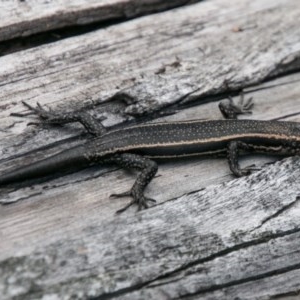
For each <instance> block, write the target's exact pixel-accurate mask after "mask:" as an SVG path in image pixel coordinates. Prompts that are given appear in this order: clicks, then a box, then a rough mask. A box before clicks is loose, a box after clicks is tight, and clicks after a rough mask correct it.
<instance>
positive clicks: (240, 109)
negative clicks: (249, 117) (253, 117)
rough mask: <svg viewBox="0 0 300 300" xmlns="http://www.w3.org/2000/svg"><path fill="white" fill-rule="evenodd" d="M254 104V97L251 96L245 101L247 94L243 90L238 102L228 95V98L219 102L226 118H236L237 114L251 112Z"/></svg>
mask: <svg viewBox="0 0 300 300" xmlns="http://www.w3.org/2000/svg"><path fill="white" fill-rule="evenodd" d="M253 105H254V103H253V98H252V97H250V98H248V99H247V100H246V101H245V96H244V93H243V92H242V93H241V96H240V99H239V102H238V103H234V101H233V99H232V97H230V96H228V99H227V100H224V101H221V102H220V103H219V109H220V111H221V112H222V114H223V116H224V117H225V118H227V119H236V117H237V115H241V114H251V113H252V108H253Z"/></svg>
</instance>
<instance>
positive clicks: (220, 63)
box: [0, 0, 300, 131]
mask: <svg viewBox="0 0 300 300" xmlns="http://www.w3.org/2000/svg"><path fill="white" fill-rule="evenodd" d="M221 12H222V13H221ZM299 16H300V8H299V5H298V1H296V0H288V1H283V0H276V1H271V0H265V1H264V2H261V1H258V0H256V1H250V0H245V1H238V0H234V1H231V2H230V3H228V2H227V1H224V0H215V1H207V2H203V3H198V4H194V5H190V6H186V7H184V8H180V9H176V10H172V11H168V12H164V13H160V14H157V15H155V16H153V15H152V16H147V17H143V18H139V19H136V20H132V21H129V22H126V23H125V24H119V25H116V26H112V27H109V28H107V29H101V30H97V31H95V32H93V33H90V34H85V35H82V36H79V37H74V38H70V39H66V40H64V41H59V42H57V43H53V44H50V45H45V46H41V47H37V48H35V49H30V50H27V51H22V52H20V53H14V54H11V55H7V56H5V57H2V58H0V64H1V70H0V80H1V90H0V98H1V106H2V107H5V108H6V110H3V111H2V112H1V114H0V116H1V119H5V121H6V122H7V123H4V124H3V126H1V128H6V127H9V126H10V125H12V121H11V119H9V120H8V119H7V118H5V117H6V116H7V115H8V113H10V112H15V111H18V110H23V108H21V106H20V101H21V100H26V101H29V102H30V103H34V102H36V101H40V102H41V103H42V104H45V103H52V104H53V105H58V104H63V105H64V106H66V107H68V105H69V104H70V101H72V100H73V101H72V102H73V104H74V106H76V105H78V106H80V104H81V102H82V101H83V99H87V98H88V99H91V100H94V101H96V102H97V101H98V102H101V101H104V100H107V99H110V98H118V99H119V100H120V101H123V102H124V103H125V105H126V107H125V112H127V113H131V114H142V113H144V112H149V111H150V112H151V111H154V110H157V109H160V108H161V107H165V106H168V105H172V104H174V103H179V102H188V101H193V100H195V99H198V98H201V97H205V96H209V95H216V94H220V93H226V92H228V91H230V90H239V89H241V88H244V87H246V86H249V85H253V84H256V83H259V82H261V81H263V80H266V79H267V78H270V77H272V76H274V75H277V74H282V73H285V72H289V71H293V70H294V71H295V70H298V69H299V53H300V51H299V49H300V33H299V30H298V24H297V22H296V21H295V20H298V19H299ZM283 19H284V20H285V21H284V22H281V20H283ZM83 93H84V95H83ZM76 99H77V100H76ZM3 121H4V120H3ZM3 121H2V122H3ZM1 125H2V123H1ZM5 125H7V126H5ZM10 129H11V130H12V129H13V127H11V128H10ZM8 131H9V128H8Z"/></svg>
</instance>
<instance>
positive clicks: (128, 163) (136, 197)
mask: <svg viewBox="0 0 300 300" xmlns="http://www.w3.org/2000/svg"><path fill="white" fill-rule="evenodd" d="M106 161H107V162H113V163H115V164H117V165H120V166H121V167H124V168H132V169H137V170H140V172H139V174H138V176H137V179H136V181H135V183H134V184H133V186H132V188H131V189H130V190H129V191H127V192H124V193H121V194H112V195H111V196H112V197H125V196H131V197H132V198H133V199H132V201H131V202H130V203H129V204H128V205H126V206H125V207H124V208H122V209H120V210H118V211H117V213H121V212H123V211H125V210H126V209H127V208H128V207H130V206H131V205H133V204H137V205H138V209H139V210H140V209H142V208H148V202H155V200H154V199H151V198H147V197H145V195H144V190H145V188H146V186H147V185H148V183H149V182H150V181H151V180H152V178H153V177H154V175H155V174H156V172H157V169H158V166H157V163H156V162H155V161H153V160H150V159H148V158H145V157H143V156H140V155H136V154H130V153H122V154H116V155H114V156H112V157H110V158H109V159H107V160H106Z"/></svg>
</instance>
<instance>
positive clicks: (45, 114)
mask: <svg viewBox="0 0 300 300" xmlns="http://www.w3.org/2000/svg"><path fill="white" fill-rule="evenodd" d="M22 103H23V104H24V105H25V106H26V107H27V108H28V109H29V110H30V111H31V112H32V113H34V114H36V115H37V116H39V117H40V118H41V119H43V120H48V119H50V118H51V117H52V116H53V112H51V110H49V111H47V110H45V109H44V108H43V107H42V105H41V104H40V103H39V102H37V103H36V106H37V107H33V106H31V105H30V104H28V103H27V102H25V101H22Z"/></svg>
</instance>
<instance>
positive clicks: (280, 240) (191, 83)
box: [0, 0, 300, 300]
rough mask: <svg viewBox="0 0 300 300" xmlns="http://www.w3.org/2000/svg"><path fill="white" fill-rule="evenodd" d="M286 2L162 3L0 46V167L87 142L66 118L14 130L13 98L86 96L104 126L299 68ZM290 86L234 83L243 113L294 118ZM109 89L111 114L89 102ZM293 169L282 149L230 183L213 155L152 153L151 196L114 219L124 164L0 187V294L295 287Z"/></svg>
mask: <svg viewBox="0 0 300 300" xmlns="http://www.w3.org/2000/svg"><path fill="white" fill-rule="evenodd" d="M298 6H299V5H297V2H296V1H291V0H290V1H267V0H266V1H263V2H261V1H251V2H250V1H243V2H241V1H231V2H230V3H229V2H228V1H225V0H223V1H221V0H216V1H207V2H203V3H199V4H197V5H194V6H193V7H192V6H191V7H186V8H182V9H179V10H175V11H170V12H165V13H162V14H160V15H158V16H155V22H154V19H153V16H148V17H143V18H141V19H137V20H134V21H130V22H127V23H124V24H122V25H117V26H114V27H111V28H109V29H106V30H99V31H97V32H95V33H91V34H87V35H85V36H80V37H77V38H71V39H68V40H65V41H61V42H59V43H57V44H53V45H47V46H44V47H39V48H36V49H31V50H27V51H24V52H20V53H15V54H12V55H8V56H6V57H3V58H0V63H1V69H0V82H1V89H0V99H1V108H2V111H1V112H0V128H1V132H0V138H1V145H0V151H1V152H2V155H1V161H0V162H1V163H0V172H4V171H5V170H7V169H9V168H12V167H16V166H18V165H23V164H25V163H29V162H30V161H36V160H37V159H40V158H43V157H45V156H47V155H50V154H53V153H55V152H57V151H59V150H62V149H65V148H66V147H69V146H70V145H74V144H77V143H80V142H82V140H84V138H85V137H84V136H83V137H81V136H80V137H79V139H73V136H76V135H78V129H79V128H80V127H78V126H65V127H63V128H55V129H53V128H47V127H46V128H43V127H42V126H38V127H36V128H32V127H30V128H28V127H26V123H27V122H28V119H21V118H16V117H11V116H9V114H10V113H11V112H25V109H24V108H23V107H22V106H21V103H20V102H21V100H26V101H28V102H30V103H32V104H34V103H35V102H36V101H39V102H41V103H42V104H50V106H52V107H57V106H62V109H72V108H74V106H75V107H77V108H78V107H81V106H85V104H86V103H82V102H83V100H85V98H90V99H92V100H95V104H96V108H95V111H96V115H98V114H99V115H101V114H102V113H103V111H104V112H105V115H106V116H107V117H108V120H107V121H106V124H107V125H112V124H115V123H119V122H120V121H122V120H124V118H126V112H135V113H137V114H139V113H141V112H143V111H151V110H158V109H160V108H161V107H164V106H165V105H169V104H180V106H179V107H180V108H182V105H185V104H186V105H187V107H185V108H184V109H181V110H180V111H179V112H178V113H177V114H175V115H173V116H168V117H165V118H164V119H168V120H171V119H172V120H179V119H181V120H184V119H196V118H221V116H220V113H219V112H218V109H217V104H216V102H208V103H205V104H202V105H198V106H195V107H189V105H191V102H193V101H198V103H201V102H202V100H208V99H209V100H211V99H210V98H205V97H206V96H213V95H216V94H220V93H225V92H227V91H228V89H229V90H237V89H240V88H243V87H247V86H249V85H251V84H254V83H257V82H260V81H262V80H265V79H267V78H270V76H272V75H274V74H285V73H286V72H289V71H291V70H293V71H295V70H298V68H299V65H298V64H297V61H298V58H299V57H298V55H299V52H298V49H299V45H300V44H299V43H300V35H299V30H298V27H297V22H296V20H298V19H299V18H298V16H299V15H300V9H299V7H298ZM283 16H284V18H283ZM292 18H294V19H292ZM297 18H298V19H297ZM280 19H281V20H282V19H284V22H279V20H280ZM156 24H157V25H156ZM249 24H252V25H253V24H255V26H252V27H249ZM275 24H276V26H275ZM154 25H155V26H157V28H155V27H154ZM246 25H248V27H247V26H246ZM196 28H199V31H197V30H195V29H196ZM137 29H139V30H138V31H137ZM241 29H243V30H242V31H239V30H241ZM225 33H226V34H225ZM117 40H118V43H116V41H117ZM233 45H234V47H233ZM198 47H201V49H202V50H203V49H204V50H205V51H204V52H201V51H200V52H197V51H198ZM133 53H134V56H133ZM197 53H198V54H197ZM201 53H202V54H201ZM200 58H201V59H200ZM155 73H156V74H155ZM134 78H136V79H134ZM197 80H198V81H197ZM224 81H227V84H224ZM299 82H300V74H299V73H295V74H291V75H289V76H285V77H281V78H278V79H276V80H272V81H269V82H265V83H264V84H261V85H258V86H255V87H252V88H250V89H248V90H246V96H253V97H254V101H255V108H254V112H253V115H251V116H246V117H248V118H257V119H274V118H278V119H281V120H294V121H300V117H299V115H300V101H299V99H300V90H299ZM83 93H84V94H83ZM124 97H125V98H126V99H124ZM108 99H113V100H114V101H113V103H114V104H118V105H117V108H115V111H112V110H111V109H112V107H110V106H109V104H105V103H104V104H101V103H102V102H103V101H104V100H108ZM71 100H72V101H71ZM86 101H87V102H89V99H87V100H86ZM79 132H81V131H80V130H79ZM59 140H63V141H64V142H62V143H60V142H57V141H59ZM54 142H56V143H54ZM49 144H50V146H49V147H47V148H46V149H45V150H41V149H40V150H39V151H37V152H36V151H35V149H37V148H41V147H43V146H47V145H49ZM273 160H274V158H269V157H249V158H247V159H243V161H242V163H243V165H249V164H252V163H254V162H255V163H256V164H257V165H259V166H262V165H263V164H264V163H266V162H269V161H273ZM275 160H276V158H275ZM299 166H300V161H299V158H289V159H287V160H285V161H281V162H278V163H276V164H275V165H272V166H265V167H264V168H263V170H262V171H261V172H258V173H255V174H253V175H251V176H250V177H247V178H242V179H238V180H236V179H233V176H232V175H231V174H230V171H229V169H228V166H227V162H226V161H225V160H224V159H210V160H198V159H191V160H185V161H182V160H180V161H172V162H169V163H164V164H162V165H160V169H159V172H158V176H157V177H156V178H155V179H154V180H153V182H152V183H151V185H150V186H149V188H148V189H147V194H149V195H151V196H152V197H153V198H156V199H157V200H158V204H157V206H155V207H153V208H151V209H149V210H147V211H142V212H139V213H136V212H135V210H134V209H132V210H129V211H127V212H126V213H125V214H123V215H121V216H115V215H114V212H115V211H116V210H117V209H118V208H120V207H122V206H123V205H124V203H125V202H126V200H125V199H117V200H111V199H109V198H108V196H109V194H111V193H112V192H119V191H124V190H126V189H128V187H129V186H131V184H132V182H133V180H134V178H135V175H134V174H130V173H128V172H125V171H124V170H119V169H116V168H114V167H101V168H98V167H94V168H91V169H87V170H84V171H81V172H79V173H76V174H71V175H67V176H64V177H62V178H52V179H51V180H48V181H46V182H41V183H36V184H34V185H31V186H30V187H10V188H1V190H0V193H1V194H0V199H1V201H2V202H6V203H8V202H16V203H13V204H11V205H5V206H0V241H1V244H0V295H2V297H3V299H25V300H26V299H30V300H31V299H51V300H52V299H110V298H119V299H153V298H156V299H170V298H173V299H178V298H187V299H199V297H201V298H203V299H234V298H236V297H239V298H240V299H274V298H275V299H276V298H277V299H284V298H286V299H288V297H293V296H295V295H296V296H295V297H297V293H299V292H300V291H299V277H300V272H299V268H300V261H299V257H300V256H299V251H300V248H299V241H300V239H298V238H299V210H300V205H299V200H298V199H299V187H298V186H299V172H300V171H299ZM203 188H204V189H203ZM202 189H203V190H202ZM19 200H22V201H19Z"/></svg>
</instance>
